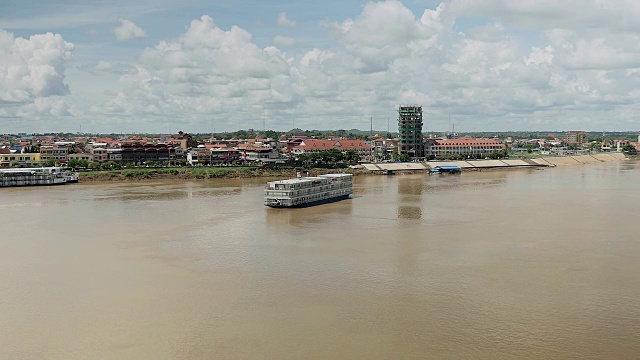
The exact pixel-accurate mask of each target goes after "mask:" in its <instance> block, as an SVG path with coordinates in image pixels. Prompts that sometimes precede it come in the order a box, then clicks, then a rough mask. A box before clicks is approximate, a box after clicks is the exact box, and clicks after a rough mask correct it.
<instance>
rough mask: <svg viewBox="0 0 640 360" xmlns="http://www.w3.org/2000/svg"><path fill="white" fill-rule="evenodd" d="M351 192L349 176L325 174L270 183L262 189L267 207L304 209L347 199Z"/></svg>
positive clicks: (351, 181)
mask: <svg viewBox="0 0 640 360" xmlns="http://www.w3.org/2000/svg"><path fill="white" fill-rule="evenodd" d="M352 192H353V179H352V175H351V174H325V175H318V176H314V177H300V175H298V177H297V178H294V179H288V180H279V181H270V182H268V183H267V185H266V187H265V189H264V204H265V205H266V206H269V207H306V206H313V205H319V204H323V203H328V202H333V201H338V200H343V199H347V198H348V197H349V195H351V193H352Z"/></svg>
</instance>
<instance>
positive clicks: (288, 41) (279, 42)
mask: <svg viewBox="0 0 640 360" xmlns="http://www.w3.org/2000/svg"><path fill="white" fill-rule="evenodd" d="M295 44H296V41H295V39H294V38H292V37H291V36H283V35H276V36H275V37H274V38H273V45H275V46H289V47H291V46H294V45H295Z"/></svg>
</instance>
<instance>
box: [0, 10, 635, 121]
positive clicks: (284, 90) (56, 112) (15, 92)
mask: <svg viewBox="0 0 640 360" xmlns="http://www.w3.org/2000/svg"><path fill="white" fill-rule="evenodd" d="M569 3H571V1H569ZM486 4H489V5H486ZM486 4H485V2H474V1H465V0H451V1H445V2H443V3H442V4H440V5H439V6H437V7H436V8H434V9H425V10H424V11H422V12H420V13H414V12H413V11H412V10H410V9H409V8H407V7H406V6H405V5H404V4H403V3H401V2H399V1H395V0H388V1H381V2H376V3H368V4H366V5H365V6H364V7H363V8H362V11H361V13H360V14H357V15H356V16H353V17H352V18H342V19H335V21H334V22H332V23H331V24H332V25H330V29H329V30H330V36H332V39H324V38H322V39H317V38H315V39H314V38H312V37H309V36H308V34H306V33H304V34H303V33H300V34H296V39H294V38H292V37H289V36H284V35H277V34H276V33H262V32H261V33H260V34H259V36H258V39H256V40H254V38H253V35H252V33H251V32H250V31H249V30H248V29H245V28H242V27H240V26H238V25H235V26H230V27H227V28H224V29H223V28H221V27H219V26H217V25H216V24H215V23H214V21H213V19H212V18H211V17H209V16H206V15H205V16H202V17H200V18H198V19H195V20H193V21H191V23H190V24H189V26H188V27H187V29H186V30H185V31H184V33H182V34H179V35H177V36H175V37H172V38H167V39H166V40H164V41H159V42H157V43H156V44H155V46H153V47H149V48H146V49H144V50H143V51H141V52H140V53H139V56H138V57H137V59H136V60H135V62H132V63H130V64H124V63H121V62H120V61H121V60H120V59H118V60H113V59H107V58H105V60H103V61H99V62H98V61H97V60H95V59H94V60H93V62H91V63H90V64H89V65H85V66H79V65H76V66H75V67H73V69H74V70H75V69H77V70H81V71H77V72H76V73H82V74H83V75H84V76H85V77H82V76H80V75H78V78H82V79H96V80H100V81H102V82H103V83H104V84H109V89H108V90H109V92H108V93H106V92H105V91H101V96H102V97H100V99H98V96H94V98H93V99H91V98H88V95H86V93H87V92H86V91H85V92H83V93H77V94H73V93H72V96H65V97H56V96H51V95H64V94H66V93H68V90H69V89H68V88H67V87H66V85H64V81H63V80H64V79H65V71H64V69H65V66H66V64H67V63H68V61H69V58H70V54H71V50H73V45H70V44H68V43H66V42H64V41H63V40H62V39H61V38H59V39H58V40H56V36H55V35H51V34H46V35H38V36H42V37H43V39H45V38H46V39H48V40H47V41H40V42H33V43H32V44H31V48H33V50H32V51H33V53H35V52H37V51H41V52H42V53H43V54H49V55H48V56H47V57H46V60H43V61H42V62H43V63H44V65H47V66H51V67H50V68H49V67H47V66H43V67H42V68H36V65H37V64H36V63H34V62H33V61H32V60H33V58H34V56H32V54H31V53H30V52H28V51H26V50H21V51H19V52H18V53H19V54H20V55H15V54H16V53H15V51H16V50H7V49H13V48H14V47H15V46H16V44H17V43H19V42H21V41H24V42H29V41H31V40H25V39H22V40H20V41H18V39H14V38H13V35H11V34H8V33H6V32H5V33H0V85H2V86H1V87H0V117H2V116H4V117H10V116H17V115H20V116H25V117H28V116H31V115H33V114H41V115H37V116H45V115H42V114H50V116H60V115H67V116H76V114H78V113H79V111H80V110H79V109H84V108H85V107H86V109H87V110H86V111H87V112H88V113H84V114H82V115H83V117H84V118H92V119H93V118H95V119H98V120H97V121H104V122H106V123H111V121H114V122H115V121H117V122H118V125H117V126H118V130H121V129H125V130H126V129H127V126H125V125H124V123H127V122H128V123H130V124H131V127H135V129H145V130H148V131H152V130H154V129H155V130H157V127H158V125H157V123H158V122H169V121H171V122H172V123H174V124H176V126H177V123H178V122H179V123H180V124H182V125H181V126H182V127H183V128H184V129H185V130H187V131H202V130H210V127H211V125H210V124H211V122H212V121H213V122H214V123H215V126H216V128H217V129H224V130H233V129H238V128H245V129H247V128H251V127H253V128H261V126H262V118H263V116H267V119H266V120H267V121H266V122H267V127H268V128H270V127H273V128H278V129H285V128H290V127H291V125H292V123H293V121H294V120H293V119H295V126H296V127H301V128H321V129H322V128H325V129H326V128H333V129H335V128H362V129H367V128H368V127H369V119H370V117H371V116H373V117H374V128H375V127H380V125H379V124H378V125H375V124H376V121H377V122H380V120H381V119H384V120H383V121H384V126H383V127H384V128H386V119H387V118H390V119H394V118H395V116H396V112H395V109H396V107H397V105H398V104H399V103H419V104H422V105H424V109H425V118H426V119H427V121H426V123H427V129H429V130H444V129H446V127H447V126H448V117H449V114H450V115H451V117H452V121H454V122H455V123H456V129H459V130H462V131H470V130H512V129H536V128H537V129H545V128H546V129H549V130H561V129H567V128H573V129H576V128H582V129H585V130H590V129H603V128H607V129H613V127H617V126H632V125H633V126H636V127H640V124H639V123H638V120H637V119H636V118H635V116H636V115H635V114H637V113H638V111H640V105H638V104H639V103H638V101H637V100H638V98H640V95H639V92H638V91H637V89H638V88H639V87H640V71H639V70H638V69H640V43H638V41H637V33H636V32H633V31H631V29H632V28H633V27H634V26H636V25H634V24H630V23H629V24H627V25H624V24H623V25H620V24H613V23H614V22H616V20H607V21H611V24H610V26H607V27H603V26H605V24H603V23H602V22H601V21H600V20H598V19H599V18H598V16H596V15H597V14H599V13H600V14H601V15H602V16H603V17H604V18H605V19H609V18H610V19H613V17H612V16H611V15H610V14H618V15H620V16H622V13H621V11H622V10H621V9H622V7H621V4H623V5H624V4H627V3H626V2H625V1H613V2H612V3H603V4H604V5H603V6H604V8H603V9H600V10H598V7H597V6H596V5H597V4H598V2H596V1H595V0H593V1H586V2H583V3H582V4H583V5H582V6H581V7H580V9H581V11H580V12H576V11H575V9H576V8H577V7H578V4H577V3H576V2H573V3H571V4H572V5H571V6H573V8H571V6H568V5H566V4H565V3H564V2H558V1H555V2H551V1H547V0H543V1H537V2H533V1H529V0H524V1H522V2H508V1H498V0H487V1H486ZM583 8H584V9H583ZM635 8H636V7H635V5H633V4H630V7H629V9H628V11H629V13H632V14H634V13H635V11H636V10H635ZM570 9H573V11H574V12H575V13H576V14H577V13H580V14H577V15H576V17H577V19H575V18H570V17H568V12H569V10H570ZM599 11H600V12H599ZM281 15H282V16H281V17H282V19H284V20H287V21H288V22H289V23H290V25H291V20H289V19H288V18H287V15H286V13H282V14H281ZM468 16H471V17H472V19H471V20H469V18H468ZM625 16H626V15H625ZM535 19H538V22H536V21H534V20H535ZM593 19H596V20H598V21H600V22H597V21H595V20H593ZM620 19H623V20H621V22H624V17H621V18H620ZM520 21H521V22H520ZM285 23H287V22H283V23H282V24H285ZM123 24H124V22H123ZM282 24H280V25H282ZM590 24H591V25H590ZM523 27H524V28H527V29H524V30H523ZM261 31H262V30H261ZM7 34H8V36H7ZM298 36H300V38H301V39H304V43H305V44H309V45H310V49H311V50H307V49H304V48H302V47H299V46H297V45H298V43H297V40H298ZM269 39H271V41H272V46H264V45H259V44H262V43H264V42H265V41H267V42H268V41H269ZM327 40H329V41H327ZM331 40H333V42H332V41H331ZM314 41H316V42H314ZM5 44H8V45H5ZM65 44H66V45H65ZM68 45H70V46H71V48H70V49H69V48H67V47H66V46H68ZM27 48H28V47H27ZM12 51H13V53H12ZM10 53H11V54H14V55H12V56H8V55H7V54H10ZM40 57H42V56H40ZM35 58H38V56H36V57H35ZM6 59H12V60H10V61H9V60H6ZM28 59H32V60H28ZM52 69H53V70H52ZM74 74H75V73H74ZM115 76H117V78H116V77H115ZM67 78H68V77H67ZM16 79H21V80H20V81H18V80H16ZM38 79H39V81H37V80H38ZM115 79H119V82H117V81H116V80H115ZM71 85H72V86H71V90H72V91H73V90H74V88H75V89H77V88H80V86H77V87H74V86H73V84H71ZM105 86H106V85H105ZM80 92H81V91H80ZM82 96H87V98H81V97H82ZM105 97H106V98H107V100H106V101H104V100H103V99H104V98H105ZM41 98H46V99H47V101H43V100H40V99H41ZM71 99H73V101H71ZM80 99H81V100H82V101H81V100H80ZM9 102H12V103H11V106H8V105H5V106H4V107H3V103H4V104H7V103H9ZM85 104H86V106H85ZM29 114H31V115H29ZM263 114H266V115H263ZM33 116H36V115H33ZM78 116H79V115H78ZM116 119H117V120H116ZM612 119H615V122H614V123H612ZM581 121H584V122H583V123H581ZM579 124H583V125H584V126H580V127H577V125H579Z"/></svg>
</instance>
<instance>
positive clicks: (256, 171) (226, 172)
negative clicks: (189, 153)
mask: <svg viewBox="0 0 640 360" xmlns="http://www.w3.org/2000/svg"><path fill="white" fill-rule="evenodd" d="M297 172H301V174H302V175H303V176H316V175H319V174H327V173H335V172H344V173H350V174H354V175H356V174H359V173H363V171H362V170H358V169H351V168H345V169H311V170H303V171H301V170H299V169H293V168H281V169H268V168H261V167H249V166H247V167H231V166H230V167H197V168H185V167H176V168H135V169H124V170H109V171H88V172H82V173H80V182H92V181H141V180H201V179H232V178H256V177H285V178H287V177H289V178H291V177H295V176H296V174H297ZM364 172H366V171H364Z"/></svg>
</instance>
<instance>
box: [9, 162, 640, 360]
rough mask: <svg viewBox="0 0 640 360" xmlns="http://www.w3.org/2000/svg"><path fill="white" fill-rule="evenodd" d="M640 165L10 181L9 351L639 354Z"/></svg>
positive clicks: (69, 354)
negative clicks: (325, 182) (316, 201)
mask: <svg viewBox="0 0 640 360" xmlns="http://www.w3.org/2000/svg"><path fill="white" fill-rule="evenodd" d="M639 180H640V162H631V161H626V162H625V161H622V162H612V163H600V164H594V165H584V166H572V167H564V168H561V167H557V168H553V169H546V170H543V171H535V170H511V171H509V170H506V171H487V172H484V171H483V172H464V173H462V174H461V175H449V176H446V175H437V176H426V175H424V174H414V175H394V176H358V177H356V179H355V183H354V187H355V188H354V196H353V197H352V198H351V199H348V200H344V201H341V202H337V203H332V204H326V205H320V206H316V207H310V208H303V209H271V208H267V207H265V206H263V204H262V191H263V184H264V182H265V181H267V180H265V179H248V180H247V179H229V180H211V181H200V182H198V181H192V182H175V181H162V182H129V183H115V182H114V183H88V184H82V183H80V184H75V185H64V186H57V187H32V188H8V189H7V188H5V189H0V211H1V215H0V226H1V230H0V359H5V360H6V359H411V358H414V359H515V358H518V359H637V358H640V238H639V236H638V234H639V233H640V225H639V224H640V218H639V217H638V212H639V210H640V181H639Z"/></svg>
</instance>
